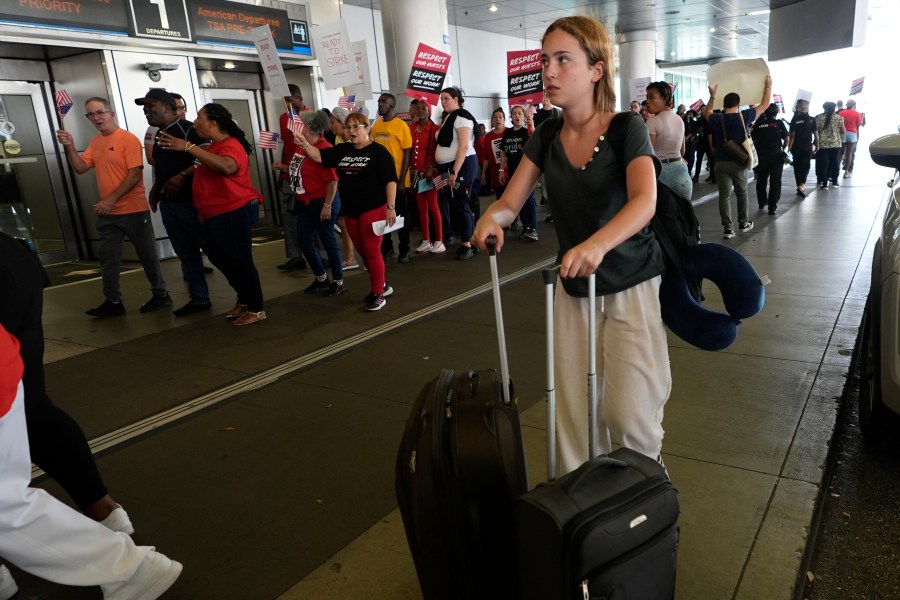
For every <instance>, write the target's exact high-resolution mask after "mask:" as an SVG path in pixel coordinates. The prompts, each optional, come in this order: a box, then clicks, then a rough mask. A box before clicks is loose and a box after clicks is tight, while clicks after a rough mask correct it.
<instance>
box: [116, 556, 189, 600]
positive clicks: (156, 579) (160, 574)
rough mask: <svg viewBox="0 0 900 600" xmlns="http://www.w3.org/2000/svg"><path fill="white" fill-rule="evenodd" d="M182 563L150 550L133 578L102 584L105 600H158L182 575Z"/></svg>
mask: <svg viewBox="0 0 900 600" xmlns="http://www.w3.org/2000/svg"><path fill="white" fill-rule="evenodd" d="M181 569H182V566H181V563H179V562H175V561H174V560H171V559H169V558H168V557H166V556H165V555H164V554H160V553H159V552H156V551H155V550H150V552H148V553H147V556H146V557H145V558H144V560H142V561H141V564H140V565H139V566H138V568H137V571H135V572H134V575H132V576H131V579H129V580H128V581H126V582H125V583H121V584H119V585H118V586H108V585H103V586H100V587H101V589H102V590H103V600H156V599H157V598H159V597H160V596H162V595H163V593H165V591H166V590H167V589H169V588H170V587H172V584H173V583H175V580H176V579H178V576H179V575H181Z"/></svg>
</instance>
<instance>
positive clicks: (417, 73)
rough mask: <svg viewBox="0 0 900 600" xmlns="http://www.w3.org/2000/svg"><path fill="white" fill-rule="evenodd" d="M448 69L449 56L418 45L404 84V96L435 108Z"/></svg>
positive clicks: (423, 45)
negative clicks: (407, 79)
mask: <svg viewBox="0 0 900 600" xmlns="http://www.w3.org/2000/svg"><path fill="white" fill-rule="evenodd" d="M449 68H450V55H449V54H446V53H445V52H441V51H440V50H436V49H435V48H432V47H430V46H426V45H425V44H422V43H420V44H419V47H418V48H417V49H416V56H415V58H414V59H413V64H412V69H411V70H410V72H409V81H407V83H406V95H407V96H409V97H410V98H415V99H417V100H424V101H425V102H427V103H428V104H430V105H432V106H436V105H437V103H438V100H440V95H441V90H442V89H443V87H444V79H446V78H447V70H448V69H449Z"/></svg>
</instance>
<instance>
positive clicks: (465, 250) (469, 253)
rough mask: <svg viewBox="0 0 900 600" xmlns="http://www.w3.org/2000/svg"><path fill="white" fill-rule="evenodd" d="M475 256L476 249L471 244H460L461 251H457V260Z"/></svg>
mask: <svg viewBox="0 0 900 600" xmlns="http://www.w3.org/2000/svg"><path fill="white" fill-rule="evenodd" d="M473 256H475V250H473V249H472V247H471V246H460V251H459V252H458V253H457V255H456V258H457V260H469V259H470V258H472V257H473Z"/></svg>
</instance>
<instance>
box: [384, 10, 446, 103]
mask: <svg viewBox="0 0 900 600" xmlns="http://www.w3.org/2000/svg"><path fill="white" fill-rule="evenodd" d="M381 26H382V28H383V29H384V52H385V61H386V62H387V71H388V86H389V90H388V91H390V92H391V93H392V94H394V95H395V96H396V97H397V111H398V112H400V111H405V110H407V109H408V108H409V101H410V99H409V98H408V97H406V96H404V95H403V91H404V90H405V89H406V81H407V79H408V78H409V69H410V67H411V66H412V61H413V57H414V56H415V53H416V48H417V47H418V45H419V43H420V42H421V43H423V44H427V45H429V46H431V47H432V48H437V49H438V50H442V51H444V52H448V53H449V52H450V34H449V26H448V24H447V4H446V2H445V0H382V1H381Z"/></svg>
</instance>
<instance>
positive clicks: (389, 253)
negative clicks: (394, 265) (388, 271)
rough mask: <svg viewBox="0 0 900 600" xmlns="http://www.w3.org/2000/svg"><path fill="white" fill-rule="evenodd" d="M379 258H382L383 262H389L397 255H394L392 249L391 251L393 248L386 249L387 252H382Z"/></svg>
mask: <svg viewBox="0 0 900 600" xmlns="http://www.w3.org/2000/svg"><path fill="white" fill-rule="evenodd" d="M381 256H382V257H383V258H384V260H391V259H393V258H396V257H397V255H396V254H394V249H393V248H388V250H386V251H385V252H382V253H381Z"/></svg>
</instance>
